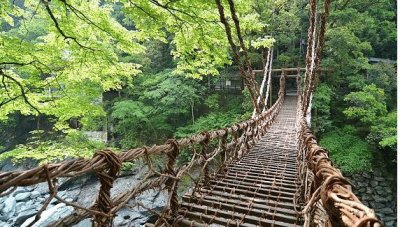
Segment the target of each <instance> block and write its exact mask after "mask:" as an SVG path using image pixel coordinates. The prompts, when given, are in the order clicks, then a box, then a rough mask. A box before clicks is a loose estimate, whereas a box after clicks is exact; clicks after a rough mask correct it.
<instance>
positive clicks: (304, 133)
mask: <svg viewBox="0 0 400 227" xmlns="http://www.w3.org/2000/svg"><path fill="white" fill-rule="evenodd" d="M310 3H311V4H310V27H309V31H308V48H307V55H306V68H305V69H303V71H305V75H304V76H302V73H301V71H302V70H300V69H296V68H295V69H281V70H278V71H281V72H282V73H281V75H280V78H279V90H278V91H277V92H278V93H277V99H276V101H275V103H274V104H273V105H270V106H269V108H263V111H261V112H260V111H257V112H258V114H257V113H256V111H254V114H253V117H251V118H250V119H248V120H246V121H244V122H241V123H238V124H235V125H233V126H230V127H227V128H223V129H219V130H215V131H210V132H203V133H200V134H197V135H194V136H191V137H189V138H183V139H180V140H175V139H170V140H168V141H167V142H166V143H165V144H162V145H154V146H152V147H141V148H135V149H131V150H128V151H125V152H121V153H115V152H113V151H111V150H103V151H99V152H97V153H96V154H95V155H94V157H93V158H91V159H83V158H80V159H74V160H70V161H64V162H60V163H55V164H45V165H43V166H40V167H36V168H33V169H28V170H25V171H14V172H0V193H1V194H0V196H5V195H8V194H10V193H12V192H13V191H14V190H15V189H16V188H17V187H19V186H29V185H35V184H39V183H42V182H47V185H48V189H49V192H50V193H49V195H48V198H47V199H46V200H45V201H44V202H43V206H42V207H41V208H40V209H39V211H38V212H37V214H36V216H35V219H34V220H33V221H32V222H31V223H30V225H29V226H32V225H33V224H34V223H35V222H37V221H38V220H39V219H40V217H41V214H42V213H43V211H44V210H46V208H47V207H48V206H49V204H50V202H51V201H52V200H53V199H56V200H58V201H59V202H61V203H64V204H66V205H68V206H72V207H74V212H73V213H72V214H70V215H68V216H66V217H64V218H62V219H59V220H58V221H56V222H55V223H52V224H51V225H52V226H72V225H74V224H76V223H79V222H80V220H82V219H85V218H90V217H92V222H93V226H101V227H106V226H112V225H113V219H114V217H115V216H116V214H117V212H118V211H119V210H120V209H121V208H124V207H125V206H138V207H143V206H144V205H143V204H142V203H141V202H140V200H138V199H136V198H138V197H139V196H140V195H142V194H143V193H145V192H146V191H148V190H159V191H163V192H166V193H167V194H168V197H167V201H166V203H165V206H164V208H163V210H162V211H161V212H157V211H152V212H155V213H156V215H157V220H156V221H154V222H152V223H147V224H146V225H147V226H196V227H197V226H366V227H367V226H371V227H372V226H373V227H380V226H381V223H380V221H379V220H378V219H377V217H376V216H375V214H374V211H373V210H372V209H370V208H368V207H366V206H365V205H363V204H362V203H361V202H360V201H359V199H358V198H357V197H356V196H355V195H354V194H353V193H352V190H351V185H350V183H349V182H348V181H347V180H346V179H345V178H344V177H343V176H342V174H341V172H340V171H339V170H338V169H336V168H335V167H333V165H332V163H331V161H330V160H329V156H328V152H327V151H326V150H324V149H323V148H321V147H320V146H318V144H317V141H316V139H315V137H314V136H313V134H312V132H311V130H310V128H309V121H310V119H309V118H308V113H309V112H310V109H311V100H312V92H313V88H314V80H315V77H316V75H317V74H318V72H319V71H320V68H319V63H320V58H321V51H322V47H323V44H324V33H325V24H326V19H327V16H328V6H329V0H326V1H325V4H324V13H323V14H322V15H321V16H320V17H317V16H316V14H317V6H316V1H315V0H311V1H310ZM220 10H222V8H221V9H220ZM317 18H320V21H319V22H318V21H317ZM318 25H319V26H320V28H319V30H318V29H317V27H318ZM317 31H318V32H317ZM268 56H269V57H268V58H267V63H266V66H265V69H264V70H263V71H262V72H264V78H263V82H262V84H261V87H260V92H259V94H260V96H259V97H258V99H257V101H256V102H257V103H262V101H263V100H262V98H263V94H264V92H263V89H264V87H267V91H266V92H265V96H266V97H265V105H264V107H266V106H267V105H266V104H267V100H268V95H269V94H270V92H271V91H270V90H269V87H270V85H271V72H272V51H271V50H270V52H269V54H268ZM275 71H277V70H275ZM253 75H254V74H253ZM267 78H268V79H267ZM250 79H251V77H250ZM289 79H292V80H293V79H295V82H296V85H297V86H296V88H295V89H294V90H291V91H289V90H288V91H286V85H287V83H286V82H287V81H288V80H289ZM250 82H251V81H250ZM253 83H254V81H253ZM265 84H267V85H265ZM250 85H251V83H250ZM253 101H255V100H253ZM255 107H257V105H255ZM183 153H186V154H187V153H189V154H190V155H191V156H190V159H189V160H188V161H187V162H185V163H178V162H177V159H178V158H179V157H180V156H181V155H182V154H183ZM138 160H142V161H143V163H144V165H145V167H144V168H143V169H144V170H145V174H144V175H143V177H142V179H141V180H140V181H139V182H138V183H137V184H136V185H135V186H134V187H133V188H127V190H126V191H124V192H122V193H120V194H117V195H114V196H112V193H111V192H112V187H113V184H114V181H115V179H116V178H117V177H118V175H119V173H120V170H121V166H122V163H123V162H128V161H138ZM155 160H157V162H160V161H161V162H162V165H163V168H162V169H161V170H160V169H159V168H156V167H155V163H154V161H155ZM88 173H94V174H95V175H96V176H97V177H98V179H99V181H100V188H99V189H98V195H97V199H96V200H95V201H93V203H92V205H91V206H89V207H84V206H82V205H81V204H79V203H77V202H71V201H68V200H65V199H63V198H62V196H60V195H59V194H58V187H59V185H58V182H57V179H58V178H76V177H79V176H82V175H84V174H88ZM187 181H189V182H190V183H189V184H188V183H187ZM93 190H94V191H95V189H93ZM93 193H95V192H93ZM128 203H129V204H128ZM132 203H134V205H132Z"/></svg>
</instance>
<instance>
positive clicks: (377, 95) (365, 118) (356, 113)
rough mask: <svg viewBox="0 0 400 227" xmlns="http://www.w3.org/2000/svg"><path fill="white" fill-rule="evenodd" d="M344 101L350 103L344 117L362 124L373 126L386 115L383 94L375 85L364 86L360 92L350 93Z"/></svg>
mask: <svg viewBox="0 0 400 227" xmlns="http://www.w3.org/2000/svg"><path fill="white" fill-rule="evenodd" d="M344 100H345V101H347V102H349V103H350V107H348V108H347V109H345V110H344V114H345V115H346V117H348V118H350V119H359V120H360V121H361V122H363V123H367V124H373V123H374V122H376V121H377V119H378V118H379V117H381V116H384V115H385V114H386V113H387V110H386V104H385V92H384V90H383V89H380V88H378V87H376V85H375V84H371V85H367V86H365V87H364V88H363V90H362V91H359V92H351V93H350V94H348V95H346V96H345V98H344Z"/></svg>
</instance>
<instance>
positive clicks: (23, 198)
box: [15, 192, 31, 202]
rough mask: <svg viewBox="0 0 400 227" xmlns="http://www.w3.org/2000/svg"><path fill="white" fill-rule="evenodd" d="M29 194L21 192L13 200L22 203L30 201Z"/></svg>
mask: <svg viewBox="0 0 400 227" xmlns="http://www.w3.org/2000/svg"><path fill="white" fill-rule="evenodd" d="M30 196H31V193H30V192H22V193H18V194H16V195H15V200H17V202H24V201H27V200H29V199H30Z"/></svg>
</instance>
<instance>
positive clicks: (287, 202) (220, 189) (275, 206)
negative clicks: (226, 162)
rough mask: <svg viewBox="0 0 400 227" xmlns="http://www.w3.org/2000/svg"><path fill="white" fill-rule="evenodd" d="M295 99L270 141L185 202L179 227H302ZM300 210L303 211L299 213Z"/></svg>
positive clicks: (271, 132) (288, 104)
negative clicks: (297, 202)
mask: <svg viewBox="0 0 400 227" xmlns="http://www.w3.org/2000/svg"><path fill="white" fill-rule="evenodd" d="M296 104H297V98H296V96H287V97H286V99H285V102H284V104H283V106H282V109H281V111H280V113H279V115H278V117H277V119H276V120H275V122H274V123H273V124H272V125H271V128H270V129H269V130H268V132H267V133H266V135H265V136H264V137H263V138H262V139H261V140H260V141H259V142H258V143H257V145H256V146H254V147H253V148H252V149H251V150H250V152H249V153H247V154H246V155H244V156H243V158H242V159H241V160H240V161H238V162H236V163H233V164H231V165H230V166H228V170H227V172H226V173H225V174H221V175H219V176H218V177H217V178H216V179H213V180H211V182H210V185H209V186H207V187H203V188H200V189H199V190H198V191H197V192H196V193H195V197H191V196H184V197H183V201H182V203H181V209H180V210H179V215H181V218H179V220H178V221H177V222H176V224H177V226H298V225H300V224H301V220H300V216H299V215H297V213H296V211H295V207H294V206H295V205H294V195H295V193H296V168H297V162H296V130H295V124H296ZM298 210H299V208H298Z"/></svg>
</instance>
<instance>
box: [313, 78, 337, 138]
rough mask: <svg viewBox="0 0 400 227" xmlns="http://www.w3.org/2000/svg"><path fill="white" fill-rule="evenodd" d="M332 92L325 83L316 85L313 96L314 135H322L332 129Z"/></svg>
mask: <svg viewBox="0 0 400 227" xmlns="http://www.w3.org/2000/svg"><path fill="white" fill-rule="evenodd" d="M332 93H333V92H332V90H331V89H330V88H329V86H328V85H327V84H326V83H322V84H320V85H318V87H317V88H316V89H315V93H314V95H313V105H312V108H313V111H314V119H313V122H312V124H313V129H314V130H313V131H314V133H316V134H320V133H324V132H325V131H326V130H329V129H330V128H331V127H332V120H330V118H331V116H330V113H331V101H332Z"/></svg>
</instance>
